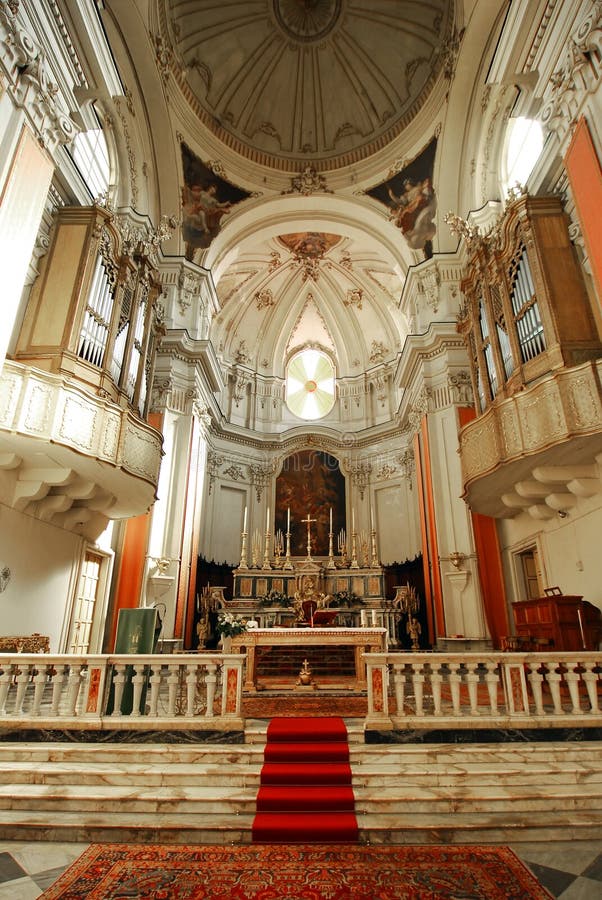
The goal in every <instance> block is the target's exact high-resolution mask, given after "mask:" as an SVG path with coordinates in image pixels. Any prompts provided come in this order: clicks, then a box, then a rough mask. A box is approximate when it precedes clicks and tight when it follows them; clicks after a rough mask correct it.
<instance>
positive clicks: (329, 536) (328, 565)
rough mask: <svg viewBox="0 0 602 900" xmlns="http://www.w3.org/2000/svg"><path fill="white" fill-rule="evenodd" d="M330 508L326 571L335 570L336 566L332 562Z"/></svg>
mask: <svg viewBox="0 0 602 900" xmlns="http://www.w3.org/2000/svg"><path fill="white" fill-rule="evenodd" d="M332 538H333V533H332V506H331V507H330V531H329V532H328V563H327V564H326V568H327V569H336V564H335V561H334V550H333V547H332Z"/></svg>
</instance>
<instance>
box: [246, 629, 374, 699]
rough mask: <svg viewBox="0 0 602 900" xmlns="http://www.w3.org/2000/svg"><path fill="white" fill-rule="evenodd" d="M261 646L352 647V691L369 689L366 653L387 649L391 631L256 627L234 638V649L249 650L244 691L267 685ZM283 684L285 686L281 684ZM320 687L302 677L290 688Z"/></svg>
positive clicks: (350, 685)
mask: <svg viewBox="0 0 602 900" xmlns="http://www.w3.org/2000/svg"><path fill="white" fill-rule="evenodd" d="M261 647H278V648H287V647H288V648H293V647H294V648H295V650H300V649H301V650H304V649H306V648H312V647H319V648H321V649H323V648H329V647H330V648H336V647H350V648H352V650H353V654H354V661H355V672H354V676H353V677H352V678H351V679H350V682H351V683H350V684H349V685H348V687H349V689H350V690H354V691H362V690H366V687H367V685H366V665H365V662H364V654H365V653H378V652H386V650H387V631H386V629H385V628H305V629H299V628H253V629H251V630H249V631H246V632H243V634H239V635H237V636H236V637H233V638H232V652H233V653H246V656H247V661H246V662H247V664H246V677H245V681H244V684H243V690H245V691H250V692H255V691H260V690H264V689H265V687H264V685H262V683H261V681H260V680H259V679H258V674H257V651H258V649H259V648H261ZM281 687H282V686H281ZM295 688H301V689H305V688H309V689H318V690H319V688H320V684H319V679H316V680H314V682H313V684H312V683H309V684H306V685H304V684H299V681H298V679H296V678H295V679H293V678H291V679H290V689H291V690H294V689H295Z"/></svg>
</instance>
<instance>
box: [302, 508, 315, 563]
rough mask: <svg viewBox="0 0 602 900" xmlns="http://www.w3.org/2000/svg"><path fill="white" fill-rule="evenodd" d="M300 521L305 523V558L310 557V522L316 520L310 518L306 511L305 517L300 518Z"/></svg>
mask: <svg viewBox="0 0 602 900" xmlns="http://www.w3.org/2000/svg"><path fill="white" fill-rule="evenodd" d="M301 521H302V522H306V523H307V558H308V559H311V525H310V522H317V521H318V520H317V519H310V518H309V513H307V518H306V519H301Z"/></svg>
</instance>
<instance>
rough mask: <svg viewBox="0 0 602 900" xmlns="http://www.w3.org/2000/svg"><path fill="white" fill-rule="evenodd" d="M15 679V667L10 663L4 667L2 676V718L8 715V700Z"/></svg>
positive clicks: (0, 698) (0, 681)
mask: <svg viewBox="0 0 602 900" xmlns="http://www.w3.org/2000/svg"><path fill="white" fill-rule="evenodd" d="M12 678H13V667H12V665H11V664H10V663H8V664H6V665H3V668H2V675H0V716H5V715H6V698H7V697H8V689H9V687H10V683H11V681H12Z"/></svg>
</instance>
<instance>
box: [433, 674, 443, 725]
mask: <svg viewBox="0 0 602 900" xmlns="http://www.w3.org/2000/svg"><path fill="white" fill-rule="evenodd" d="M442 684H443V675H442V674H441V669H439V668H437V669H435V668H433V667H432V666H431V691H432V694H433V712H434V714H435V715H436V716H440V715H441V714H442V711H441V685H442Z"/></svg>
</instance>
